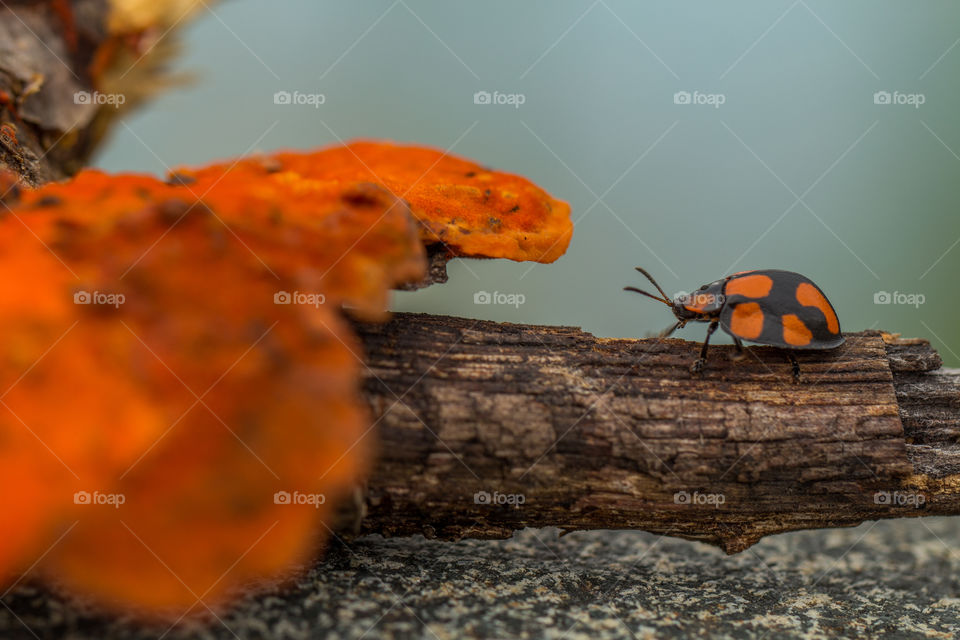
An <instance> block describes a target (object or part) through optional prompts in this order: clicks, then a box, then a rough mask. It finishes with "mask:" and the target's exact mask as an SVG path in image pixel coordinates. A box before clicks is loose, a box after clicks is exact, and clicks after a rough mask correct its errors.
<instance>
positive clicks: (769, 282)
mask: <svg viewBox="0 0 960 640" xmlns="http://www.w3.org/2000/svg"><path fill="white" fill-rule="evenodd" d="M772 288H773V278H771V277H770V276H764V275H759V274H758V275H755V276H743V277H741V278H734V279H733V280H731V281H729V282H728V283H727V287H726V289H725V290H724V293H726V294H727V295H728V296H736V295H741V296H746V297H748V298H763V297H765V296H767V295H768V294H769V293H770V290H771V289H772Z"/></svg>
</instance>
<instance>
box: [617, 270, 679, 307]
mask: <svg viewBox="0 0 960 640" xmlns="http://www.w3.org/2000/svg"><path fill="white" fill-rule="evenodd" d="M634 268H635V269H636V270H637V271H639V272H640V273H642V274H643V275H645V276H646V277H647V280H649V281H650V282H651V283H652V284H653V286H655V287H656V288H657V291H659V292H660V295H661V296H663V297H662V298H658V297H657V296H655V295H653V294H652V293H647V292H646V291H643V290H642V289H637V288H636V287H624V288H623V290H624V291H633V292H635V293H642V294H643V295H645V296H647V297H648V298H653V299H654V300H657V301H659V302H662V303H664V304H665V305H667V306H668V307H670V306H673V303H672V302H671V301H670V296H668V295H667V294H666V293H664V292H663V289H662V288H661V287H660V285H659V284H657V281H656V280H654V279H653V276H651V275H650V274H649V273H647V271H646V269H643V268H641V267H634Z"/></svg>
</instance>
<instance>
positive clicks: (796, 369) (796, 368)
mask: <svg viewBox="0 0 960 640" xmlns="http://www.w3.org/2000/svg"><path fill="white" fill-rule="evenodd" d="M787 357H788V358H790V364H791V365H793V381H794V382H800V363H799V362H797V356H795V355H793V352H792V351H787Z"/></svg>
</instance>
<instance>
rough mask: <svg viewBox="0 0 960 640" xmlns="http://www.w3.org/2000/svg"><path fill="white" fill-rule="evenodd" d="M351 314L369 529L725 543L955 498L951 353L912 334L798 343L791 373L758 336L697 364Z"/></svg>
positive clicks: (541, 334)
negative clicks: (813, 345)
mask: <svg viewBox="0 0 960 640" xmlns="http://www.w3.org/2000/svg"><path fill="white" fill-rule="evenodd" d="M358 330H359V332H360V334H361V336H362V338H363V340H364V343H365V347H366V351H367V363H368V366H369V371H368V374H367V377H366V380H365V385H364V389H365V392H366V395H367V398H368V400H369V403H370V406H371V407H372V410H373V413H374V417H375V419H376V420H377V428H378V429H379V434H380V440H381V453H380V460H379V462H378V464H377V466H376V468H375V471H374V473H373V476H372V477H371V479H370V482H369V486H368V491H367V495H366V504H365V507H366V517H365V518H364V519H363V521H362V524H361V527H360V530H361V531H362V532H364V533H381V534H384V535H404V534H412V533H423V534H425V535H427V536H431V537H433V536H435V537H439V538H447V539H456V538H460V537H506V536H509V535H510V534H511V533H512V531H514V530H515V529H518V528H522V527H527V526H533V527H543V526H557V527H561V528H562V529H564V530H577V529H596V528H604V529H605V528H632V529H645V530H648V531H653V532H658V533H664V534H669V535H674V536H681V537H685V538H691V539H696V540H702V541H705V542H709V543H713V544H716V545H719V546H721V547H722V548H724V549H725V550H726V551H727V552H729V553H733V552H737V551H740V550H743V549H746V548H747V547H749V546H750V545H752V544H754V543H755V542H757V541H758V540H759V539H760V538H761V537H762V536H765V535H769V534H773V533H780V532H785V531H791V530H795V529H807V528H820V527H840V526H853V525H856V524H859V523H861V522H863V521H864V520H868V519H876V518H895V517H907V516H921V515H934V514H938V515H943V514H960V443H958V440H960V371H949V370H941V369H940V358H939V356H938V355H937V353H936V352H935V351H933V350H932V349H931V348H930V345H929V343H927V342H926V341H924V340H899V339H897V338H895V337H893V336H890V335H889V334H884V333H882V332H878V331H870V332H863V333H854V334H848V339H847V342H846V344H845V345H844V346H842V347H841V348H839V349H837V350H836V351H834V352H831V353H801V354H800V355H799V356H798V359H799V361H800V366H801V370H802V372H803V379H802V381H801V382H800V383H796V382H794V380H793V377H792V375H791V368H790V364H789V362H788V360H787V359H786V357H785V356H784V354H783V353H782V352H781V351H779V350H777V349H774V348H767V347H752V348H750V349H749V356H748V357H747V358H746V359H745V360H742V361H739V362H734V361H731V360H730V357H729V356H730V353H731V351H732V349H731V348H728V347H723V346H720V347H717V348H716V349H713V350H712V351H711V357H710V361H709V364H708V368H707V370H706V372H705V374H704V375H703V376H702V378H697V377H694V376H692V375H691V373H690V372H689V370H688V366H689V364H690V363H691V362H692V361H693V359H694V358H695V355H696V351H697V349H698V348H699V345H698V344H697V343H695V342H690V341H683V340H676V339H671V340H655V339H653V340H619V339H616V340H615V339H606V338H596V337H594V336H592V335H590V334H588V333H585V332H583V331H580V330H579V329H576V328H570V327H539V326H525V325H514V324H498V323H493V322H484V321H474V320H469V319H464V318H453V317H440V316H429V315H420V314H397V315H396V316H395V317H394V318H393V319H392V320H391V321H390V322H389V323H386V324H383V325H373V324H363V325H358ZM484 492H485V493H484ZM488 495H489V496H490V499H489V502H485V500H486V496H488ZM520 501H522V504H515V503H517V502H520ZM501 502H503V503H504V504H500V503H501Z"/></svg>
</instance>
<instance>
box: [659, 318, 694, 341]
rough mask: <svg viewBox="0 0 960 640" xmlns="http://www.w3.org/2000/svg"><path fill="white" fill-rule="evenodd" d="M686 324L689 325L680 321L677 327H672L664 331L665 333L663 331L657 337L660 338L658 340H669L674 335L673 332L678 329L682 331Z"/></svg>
mask: <svg viewBox="0 0 960 640" xmlns="http://www.w3.org/2000/svg"><path fill="white" fill-rule="evenodd" d="M685 324H687V323H686V322H684V321H683V320H680V321H679V322H677V323H676V324H675V325H673V326H672V327H670V328H669V329H664V330H663V331H661V332H660V333H659V334H657V337H658V338H669V337H670V336H672V335H673V332H674V331H676V330H677V329H682V328H683V326H684V325H685Z"/></svg>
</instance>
